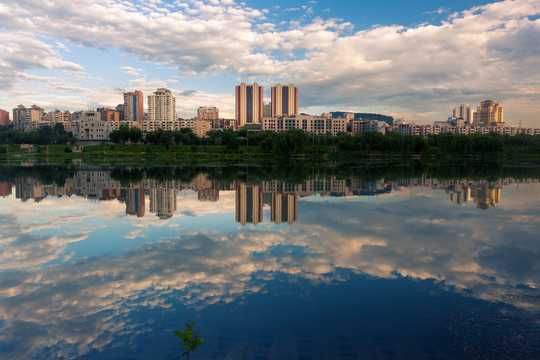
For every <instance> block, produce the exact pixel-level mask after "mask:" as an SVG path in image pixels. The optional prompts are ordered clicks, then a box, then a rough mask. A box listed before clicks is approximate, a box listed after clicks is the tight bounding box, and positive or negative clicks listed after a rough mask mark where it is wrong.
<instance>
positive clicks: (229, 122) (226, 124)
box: [212, 119, 236, 130]
mask: <svg viewBox="0 0 540 360" xmlns="http://www.w3.org/2000/svg"><path fill="white" fill-rule="evenodd" d="M235 124H236V120H234V119H215V120H212V130H226V129H234V128H235Z"/></svg>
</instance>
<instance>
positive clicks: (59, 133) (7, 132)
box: [0, 124, 75, 145]
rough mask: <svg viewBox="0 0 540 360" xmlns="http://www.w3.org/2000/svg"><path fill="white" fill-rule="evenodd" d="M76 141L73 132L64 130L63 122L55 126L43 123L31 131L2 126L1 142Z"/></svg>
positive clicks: (47, 142)
mask: <svg viewBox="0 0 540 360" xmlns="http://www.w3.org/2000/svg"><path fill="white" fill-rule="evenodd" d="M74 142H75V139H74V137H73V134H72V133H70V132H66V131H65V130H64V125H63V124H56V125H54V127H52V126H48V125H43V126H40V127H38V128H37V129H36V130H33V131H31V132H23V131H18V130H13V129H11V128H8V127H5V126H0V144H1V143H9V144H36V145H50V144H72V143H74Z"/></svg>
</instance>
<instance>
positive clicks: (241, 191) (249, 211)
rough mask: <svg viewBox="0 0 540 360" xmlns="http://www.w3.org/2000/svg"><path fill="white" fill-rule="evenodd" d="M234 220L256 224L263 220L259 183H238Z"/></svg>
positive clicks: (244, 223) (243, 223)
mask: <svg viewBox="0 0 540 360" xmlns="http://www.w3.org/2000/svg"><path fill="white" fill-rule="evenodd" d="M235 203H236V222H239V223H240V224H242V225H246V224H253V225H257V224H258V223H260V222H262V221H263V196H262V189H261V187H260V186H259V185H249V186H248V185H246V184H244V183H238V184H237V185H236V194H235Z"/></svg>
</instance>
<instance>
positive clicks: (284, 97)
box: [271, 84, 298, 117]
mask: <svg viewBox="0 0 540 360" xmlns="http://www.w3.org/2000/svg"><path fill="white" fill-rule="evenodd" d="M271 92H272V103H271V112H272V117H275V116H287V117H291V116H295V115H298V88H297V87H296V86H294V85H293V84H290V85H281V84H277V85H276V86H272V89H271Z"/></svg>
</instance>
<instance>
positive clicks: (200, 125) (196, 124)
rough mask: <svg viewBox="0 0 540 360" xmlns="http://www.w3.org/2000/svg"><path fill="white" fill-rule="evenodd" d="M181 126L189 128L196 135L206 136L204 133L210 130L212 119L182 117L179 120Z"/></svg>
mask: <svg viewBox="0 0 540 360" xmlns="http://www.w3.org/2000/svg"><path fill="white" fill-rule="evenodd" d="M179 123H180V127H181V128H188V129H191V131H193V132H194V133H195V134H196V135H197V136H198V137H200V138H201V137H206V133H207V132H209V131H212V120H200V119H184V120H180V121H179Z"/></svg>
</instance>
